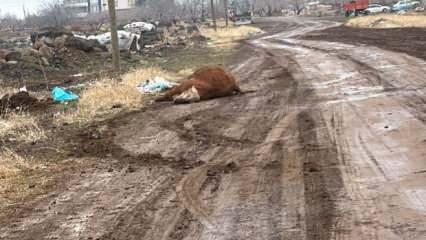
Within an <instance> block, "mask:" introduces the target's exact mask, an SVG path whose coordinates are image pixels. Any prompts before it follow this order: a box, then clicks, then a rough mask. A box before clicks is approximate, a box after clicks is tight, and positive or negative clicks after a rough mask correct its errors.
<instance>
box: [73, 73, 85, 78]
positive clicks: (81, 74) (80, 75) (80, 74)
mask: <svg viewBox="0 0 426 240" xmlns="http://www.w3.org/2000/svg"><path fill="white" fill-rule="evenodd" d="M71 77H75V78H77V77H83V73H77V74H74V75H71Z"/></svg>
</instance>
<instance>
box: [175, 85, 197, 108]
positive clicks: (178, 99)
mask: <svg viewBox="0 0 426 240" xmlns="http://www.w3.org/2000/svg"><path fill="white" fill-rule="evenodd" d="M173 101H174V103H176V104H184V103H193V102H199V101H200V94H199V93H198V90H197V89H196V88H195V87H192V88H190V89H188V90H186V91H185V92H183V93H181V94H179V95H177V96H175V97H174V98H173Z"/></svg>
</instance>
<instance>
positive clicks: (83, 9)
mask: <svg viewBox="0 0 426 240" xmlns="http://www.w3.org/2000/svg"><path fill="white" fill-rule="evenodd" d="M64 5H65V8H67V9H69V10H70V11H72V12H73V13H74V14H76V16H78V17H86V16H87V15H88V14H89V5H90V13H98V12H103V11H107V10H108V0H90V4H89V1H88V0H64ZM135 5H136V0H115V8H116V9H117V10H122V9H130V8H134V7H135Z"/></svg>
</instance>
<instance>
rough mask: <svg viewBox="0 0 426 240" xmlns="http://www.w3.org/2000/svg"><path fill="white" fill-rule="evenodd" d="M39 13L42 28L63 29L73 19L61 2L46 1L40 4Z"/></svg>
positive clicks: (59, 0)
mask: <svg viewBox="0 0 426 240" xmlns="http://www.w3.org/2000/svg"><path fill="white" fill-rule="evenodd" d="M41 8H42V10H41V11H40V13H39V17H40V19H39V20H40V21H41V23H40V24H41V25H42V26H48V27H63V26H64V25H66V24H67V23H69V22H70V21H71V20H72V19H73V13H72V12H70V11H68V10H67V9H66V8H65V7H64V4H63V2H62V1H61V0H48V1H44V2H43V3H42V7H41Z"/></svg>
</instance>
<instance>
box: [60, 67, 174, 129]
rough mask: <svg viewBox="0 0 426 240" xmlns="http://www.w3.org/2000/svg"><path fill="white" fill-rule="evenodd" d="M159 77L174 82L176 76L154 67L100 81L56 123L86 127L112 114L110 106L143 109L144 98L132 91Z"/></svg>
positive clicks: (136, 91) (83, 94) (86, 90)
mask: <svg viewBox="0 0 426 240" xmlns="http://www.w3.org/2000/svg"><path fill="white" fill-rule="evenodd" d="M155 76H160V77H163V78H165V79H169V80H174V79H175V77H176V76H173V75H172V74H170V73H167V72H165V71H163V70H162V69H160V68H157V67H149V68H144V69H137V70H134V71H131V72H129V73H126V74H124V75H123V76H122V77H121V79H122V81H119V82H118V81H115V80H111V79H104V80H101V81H99V82H96V83H95V84H92V85H90V86H89V87H87V88H86V89H84V90H83V91H82V92H81V94H80V99H79V101H78V103H77V106H76V108H75V109H70V110H69V111H67V112H66V113H64V114H61V115H60V116H59V117H58V118H57V119H56V123H62V122H68V123H74V122H77V123H86V122H90V121H92V120H96V118H97V117H102V116H104V115H105V114H109V113H113V112H114V111H113V110H112V108H113V106H118V105H119V106H120V109H128V110H129V109H136V108H139V107H141V106H143V100H144V95H142V94H141V93H140V92H139V91H138V90H137V89H136V87H137V86H138V85H139V84H140V83H141V82H142V81H144V80H147V79H151V78H153V77H155Z"/></svg>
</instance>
